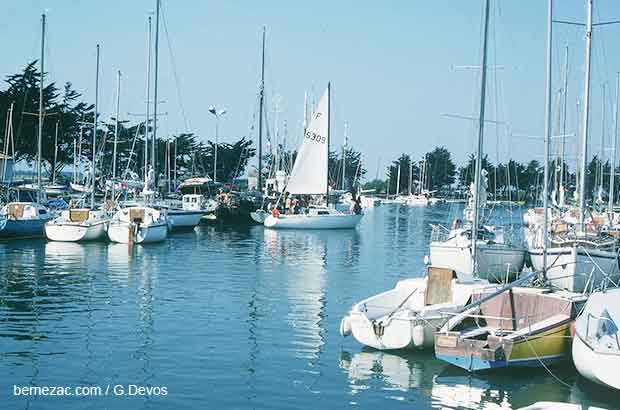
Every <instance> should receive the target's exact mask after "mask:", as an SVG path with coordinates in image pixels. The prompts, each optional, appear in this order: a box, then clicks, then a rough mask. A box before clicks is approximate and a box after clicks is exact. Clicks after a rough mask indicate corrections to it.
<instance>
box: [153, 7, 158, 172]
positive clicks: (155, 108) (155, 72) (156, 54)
mask: <svg viewBox="0 0 620 410" xmlns="http://www.w3.org/2000/svg"><path fill="white" fill-rule="evenodd" d="M159 4H160V0H157V1H156V7H155V71H154V73H153V74H154V75H155V79H154V80H153V132H152V133H151V136H152V137H151V166H152V167H153V175H154V176H155V180H156V181H157V163H156V161H155V143H156V141H157V79H158V72H159Z"/></svg>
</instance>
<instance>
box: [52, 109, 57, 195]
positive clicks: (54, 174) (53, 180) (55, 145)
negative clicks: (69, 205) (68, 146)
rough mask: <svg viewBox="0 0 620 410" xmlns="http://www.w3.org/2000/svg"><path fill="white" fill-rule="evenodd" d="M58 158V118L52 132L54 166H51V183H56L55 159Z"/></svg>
mask: <svg viewBox="0 0 620 410" xmlns="http://www.w3.org/2000/svg"><path fill="white" fill-rule="evenodd" d="M57 160H58V120H56V130H55V132H54V168H52V184H56V161H57Z"/></svg>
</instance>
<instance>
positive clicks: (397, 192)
mask: <svg viewBox="0 0 620 410" xmlns="http://www.w3.org/2000/svg"><path fill="white" fill-rule="evenodd" d="M400 166H401V164H400V161H399V162H398V174H397V178H396V195H397V196H398V195H400Z"/></svg>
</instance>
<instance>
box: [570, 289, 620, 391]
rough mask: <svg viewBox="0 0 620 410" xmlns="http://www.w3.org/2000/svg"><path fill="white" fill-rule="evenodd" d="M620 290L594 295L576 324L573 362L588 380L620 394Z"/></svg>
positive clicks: (610, 290)
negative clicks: (619, 372) (619, 373)
mask: <svg viewBox="0 0 620 410" xmlns="http://www.w3.org/2000/svg"><path fill="white" fill-rule="evenodd" d="M619 326H620V289H618V288H614V289H608V290H606V291H602V292H595V293H593V294H591V295H590V297H589V299H588V302H587V303H586V305H585V306H584V308H583V311H582V312H581V315H580V316H579V317H578V318H577V320H576V321H575V336H574V337H573V345H572V352H573V362H574V363H575V367H576V368H577V371H578V372H579V373H580V374H581V375H582V376H583V377H585V378H586V379H588V380H590V381H592V382H594V383H598V384H600V385H603V386H607V387H611V388H613V389H616V390H620V377H618V367H619V366H620V327H619Z"/></svg>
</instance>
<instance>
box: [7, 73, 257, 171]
mask: <svg viewBox="0 0 620 410" xmlns="http://www.w3.org/2000/svg"><path fill="white" fill-rule="evenodd" d="M36 63H37V62H36V61H34V62H32V63H30V64H28V65H27V66H26V67H25V69H24V70H23V71H22V72H21V73H18V74H14V75H10V76H8V77H7V78H6V80H5V83H6V88H5V89H4V90H0V121H1V124H3V125H4V124H7V116H8V115H9V110H10V109H11V107H12V110H13V115H12V123H11V124H10V127H11V128H12V130H13V146H14V152H9V154H10V155H13V156H14V158H15V161H16V162H19V161H24V162H26V163H27V164H29V165H33V163H34V161H36V158H37V141H38V121H39V118H38V111H39V84H40V81H41V73H40V72H39V71H38V70H37V68H36ZM43 111H44V121H43V132H42V153H41V159H42V168H43V171H44V173H45V174H47V175H48V176H51V175H52V174H54V173H55V174H60V173H61V172H62V170H63V169H64V168H65V167H67V166H70V165H72V164H73V163H74V158H75V154H74V144H75V145H76V146H80V152H81V158H79V159H78V162H81V163H88V162H89V160H90V158H92V149H93V147H92V132H93V126H92V124H93V119H94V117H93V115H94V105H93V104H91V103H88V102H86V101H84V100H83V99H82V95H81V94H80V93H79V92H78V91H76V90H75V89H74V88H73V85H72V84H71V83H70V82H68V83H66V84H65V85H64V86H63V87H62V89H61V88H59V87H58V86H57V84H56V83H53V82H51V83H49V84H47V85H46V86H45V87H44V89H43ZM111 121H112V123H103V122H102V123H100V126H99V128H98V130H97V147H96V150H97V153H98V156H97V158H98V159H97V161H98V163H97V168H98V173H99V174H101V173H103V174H104V175H109V174H111V170H112V155H110V153H111V152H112V144H113V141H114V128H115V124H114V122H115V118H112V119H111ZM3 131H4V130H1V131H0V132H2V134H4V132H3ZM146 131H147V129H146V124H145V122H144V121H142V122H139V123H137V124H132V125H127V124H123V123H121V124H120V125H119V132H118V147H117V173H120V174H121V175H122V173H123V171H124V170H125V169H126V168H127V167H128V166H129V168H130V169H132V170H133V171H135V172H137V173H138V174H140V175H142V174H143V172H144V171H143V164H144V155H145V148H144V147H145V144H144V138H145V135H146ZM151 131H152V126H151V123H149V132H151ZM2 134H0V135H2ZM2 137H3V138H2V147H4V140H5V138H6V136H5V135H2ZM155 145H156V148H155V152H156V163H157V164H158V166H157V168H156V169H157V171H158V173H160V174H161V173H163V172H164V170H165V169H166V167H167V164H166V162H167V159H168V160H169V162H170V168H172V167H173V165H172V163H173V161H174V160H173V158H175V157H176V162H177V175H178V176H179V178H182V177H185V176H190V175H205V174H207V175H212V174H213V157H214V152H215V144H214V143H213V142H212V141H207V142H206V143H205V142H203V141H201V138H199V136H197V135H195V134H190V133H184V134H179V135H174V136H168V137H163V138H162V137H158V138H157V141H156V144H155ZM252 145H253V144H252V141H249V140H247V139H245V138H240V139H238V140H237V141H236V142H234V143H219V144H218V163H217V166H218V170H217V174H218V180H221V181H231V180H232V179H233V178H235V177H238V176H239V175H242V174H243V173H244V172H245V169H246V167H247V165H248V161H249V159H250V158H252V157H253V156H254V154H255V148H253V146H252Z"/></svg>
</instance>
